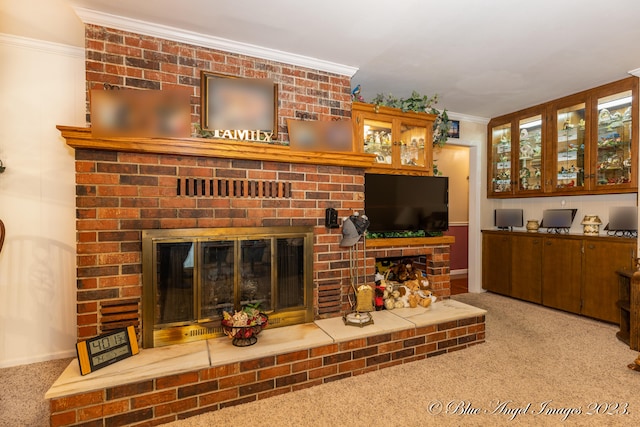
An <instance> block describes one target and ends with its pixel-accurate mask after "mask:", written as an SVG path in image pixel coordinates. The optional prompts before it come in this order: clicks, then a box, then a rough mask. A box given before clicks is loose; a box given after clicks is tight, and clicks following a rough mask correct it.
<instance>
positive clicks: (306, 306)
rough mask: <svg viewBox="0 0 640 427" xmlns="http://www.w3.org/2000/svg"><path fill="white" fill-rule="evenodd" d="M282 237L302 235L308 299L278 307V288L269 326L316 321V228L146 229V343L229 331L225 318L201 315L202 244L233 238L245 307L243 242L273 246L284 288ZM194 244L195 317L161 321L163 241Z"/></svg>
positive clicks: (236, 279) (274, 272)
mask: <svg viewBox="0 0 640 427" xmlns="http://www.w3.org/2000/svg"><path fill="white" fill-rule="evenodd" d="M279 239H302V251H303V254H302V261H301V264H302V266H303V273H302V277H303V286H302V292H303V300H304V301H303V303H302V304H301V305H297V306H295V307H292V306H288V307H287V308H281V309H278V307H277V304H276V301H277V300H276V298H277V292H275V295H274V293H273V292H272V295H271V305H272V308H271V309H270V310H265V312H266V313H267V314H268V316H269V327H270V328H274V327H280V326H288V325H293V324H301V323H309V322H312V321H313V284H312V282H313V227H304V226H298V227H227V228H206V229H204V228H199V229H158V230H143V231H142V258H143V264H142V286H143V289H142V291H143V294H142V344H143V347H145V348H150V347H159V346H164V345H171V344H179V343H185V342H192V341H198V340H205V339H209V338H216V337H219V336H222V335H223V331H222V327H221V325H220V318H214V319H212V318H200V316H201V308H202V301H201V286H205V285H203V283H204V282H203V280H202V277H200V276H201V274H200V271H201V268H200V263H201V262H202V263H203V265H204V262H203V261H202V258H203V255H202V250H201V248H203V247H205V246H206V245H207V244H210V243H213V242H224V243H227V242H231V243H232V244H233V252H234V261H235V263H236V266H235V267H234V273H233V276H232V280H233V286H234V293H233V302H234V309H239V308H240V300H241V297H240V293H241V292H240V291H239V289H240V288H241V286H242V283H241V282H242V280H243V278H242V277H241V275H240V274H239V268H238V267H237V264H238V263H242V261H243V258H242V250H241V247H242V242H246V241H254V240H267V241H269V242H270V244H271V250H270V273H269V274H270V275H271V281H272V284H271V286H272V288H274V289H276V288H278V284H277V283H275V282H277V278H278V265H279V262H278V251H277V249H276V246H277V241H278V240H279ZM183 243H191V244H192V248H195V250H194V252H195V254H196V255H195V256H193V261H192V262H193V263H194V265H193V273H192V274H193V290H192V291H193V295H192V297H193V315H192V319H189V320H184V321H177V322H169V323H162V324H156V320H157V319H156V317H157V307H158V290H157V283H158V280H159V279H158V277H159V276H158V269H159V265H160V264H159V260H158V252H159V250H158V248H159V246H158V245H162V244H183Z"/></svg>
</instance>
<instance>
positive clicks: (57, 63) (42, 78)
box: [0, 34, 85, 367]
mask: <svg viewBox="0 0 640 427" xmlns="http://www.w3.org/2000/svg"><path fill="white" fill-rule="evenodd" d="M0 93H1V94H2V96H1V97H0V159H2V161H3V162H4V165H5V166H6V168H7V169H6V171H5V172H4V173H3V174H1V175H0V219H2V220H3V222H4V223H5V226H6V230H7V235H6V240H5V244H4V249H3V250H2V252H1V253H0V367H6V366H12V365H20V364H25V363H32V362H37V361H41V360H48V359H54V358H59V357H68V356H70V355H73V354H74V348H75V341H76V317H75V313H76V308H75V299H76V298H75V289H76V286H75V277H76V249H75V240H76V239H75V176H74V169H75V166H74V154H73V150H72V149H70V148H69V147H67V146H66V144H65V141H64V139H63V138H62V137H61V136H60V133H59V132H58V130H57V129H56V125H58V124H67V125H80V126H82V125H84V123H85V111H84V109H85V102H84V100H85V77H84V50H83V49H81V48H77V47H70V46H68V45H60V44H54V43H50V42H46V41H42V40H34V39H27V38H23V37H18V36H15V35H8V34H0Z"/></svg>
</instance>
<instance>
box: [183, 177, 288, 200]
mask: <svg viewBox="0 0 640 427" xmlns="http://www.w3.org/2000/svg"><path fill="white" fill-rule="evenodd" d="M291 187H292V184H291V182H288V181H264V180H241V179H225V178H213V179H206V178H178V179H177V181H176V195H177V196H183V197H231V198H268V199H290V198H291Z"/></svg>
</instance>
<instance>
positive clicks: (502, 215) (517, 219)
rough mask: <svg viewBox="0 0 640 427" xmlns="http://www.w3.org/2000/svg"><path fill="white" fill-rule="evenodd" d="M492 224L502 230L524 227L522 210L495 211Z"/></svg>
mask: <svg viewBox="0 0 640 427" xmlns="http://www.w3.org/2000/svg"><path fill="white" fill-rule="evenodd" d="M493 220H494V224H495V226H496V227H498V228H499V229H502V230H506V229H510V228H513V227H522V226H523V225H524V214H523V211H522V209H496V210H495V211H494V218H493Z"/></svg>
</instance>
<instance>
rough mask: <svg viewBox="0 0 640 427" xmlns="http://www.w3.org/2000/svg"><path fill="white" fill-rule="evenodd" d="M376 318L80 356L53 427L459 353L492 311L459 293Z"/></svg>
mask: <svg viewBox="0 0 640 427" xmlns="http://www.w3.org/2000/svg"><path fill="white" fill-rule="evenodd" d="M373 317H374V320H375V323H374V324H373V325H370V326H366V327H364V328H357V327H351V326H344V325H343V324H342V320H341V319H325V320H320V321H317V322H316V324H315V325H313V324H311V325H297V326H288V327H284V328H278V329H273V330H269V329H267V330H265V331H264V332H263V333H262V334H261V335H260V337H259V340H258V343H257V344H256V345H255V346H252V347H246V348H236V347H233V346H232V345H231V343H230V340H229V339H227V338H217V339H212V340H208V342H204V341H200V342H194V343H190V344H182V345H179V346H171V347H160V348H154V349H149V350H147V349H143V350H142V352H141V353H140V354H139V355H138V356H134V357H132V358H129V359H126V360H124V361H122V362H120V363H118V364H116V365H112V366H109V367H107V368H104V369H103V370H100V371H97V372H95V373H92V374H89V375H88V376H87V377H83V378H81V377H80V374H79V369H78V364H77V362H76V361H73V362H72V363H71V364H70V365H69V367H68V368H67V369H66V370H65V372H64V373H63V375H62V376H61V377H60V379H59V380H58V381H57V382H56V383H55V384H54V385H53V387H52V388H51V389H50V390H49V392H48V393H47V398H50V399H51V426H52V427H59V426H72V425H82V426H122V425H136V426H148V425H159V424H163V423H167V422H171V421H175V420H179V419H184V418H188V417H191V416H194V415H198V414H201V413H204V412H210V411H215V410H218V409H222V408H225V407H228V406H235V405H239V404H243V403H247V402H252V401H256V400H260V399H264V398H268V397H271V396H276V395H279V394H284V393H289V392H292V391H296V390H301V389H304V388H308V387H313V386H316V385H320V384H326V383H329V382H332V381H336V380H340V379H343V378H348V377H351V376H356V375H361V374H365V373H368V372H373V371H377V370H379V369H383V368H387V367H390V366H395V365H400V364H403V363H409V362H413V361H417V360H423V359H425V358H429V357H432V356H437V355H442V354H445V353H448V352H452V351H456V350H461V349H464V348H467V347H469V346H472V345H474V344H478V343H482V342H484V338H485V311H484V310H481V309H478V308H475V307H472V306H469V305H466V304H462V303H459V302H457V301H452V300H445V301H443V302H437V303H436V304H435V305H434V306H433V307H432V308H430V309H423V308H422V307H418V308H415V309H411V308H405V309H400V310H393V311H386V310H385V311H380V312H374V313H373ZM287 338H288V339H287Z"/></svg>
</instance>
